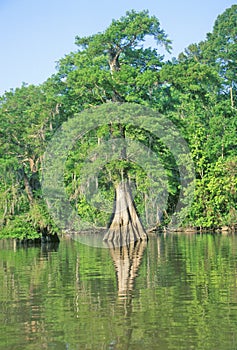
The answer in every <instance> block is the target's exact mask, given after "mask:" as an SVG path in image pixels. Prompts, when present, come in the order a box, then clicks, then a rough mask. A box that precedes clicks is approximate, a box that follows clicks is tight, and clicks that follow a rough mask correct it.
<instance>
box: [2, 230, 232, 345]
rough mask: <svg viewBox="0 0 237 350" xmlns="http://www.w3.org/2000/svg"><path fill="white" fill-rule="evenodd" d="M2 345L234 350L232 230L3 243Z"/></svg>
mask: <svg viewBox="0 0 237 350" xmlns="http://www.w3.org/2000/svg"><path fill="white" fill-rule="evenodd" d="M0 293H1V294H0V349H4V350H13V349H14V350H15V349H17V350H21V349H22V350H30V349H37V350H38V349H55V350H61V349H70V350H75V349H95V350H100V349H106V350H118V349H121V350H126V349H134V350H140V349H142V350H143V349H144V350H146V349H147V350H151V349H158V350H169V349H175V350H177V349H183V350H191V349H195V350H197V349H200V350H214V349H218V350H235V349H237V236H235V235H229V236H223V235H211V234H205V235H182V234H179V235H177V234H170V235H166V236H164V235H159V236H153V237H151V238H150V240H149V242H148V244H147V245H144V244H140V245H136V246H135V247H134V246H131V247H129V249H126V248H124V249H121V250H116V249H103V248H95V247H89V246H87V245H83V244H81V243H79V242H78V241H75V240H71V239H62V240H61V242H60V244H59V246H51V247H50V246H48V247H44V248H41V247H29V248H25V247H17V246H15V245H14V243H13V242H12V241H0Z"/></svg>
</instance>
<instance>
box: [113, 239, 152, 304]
mask: <svg viewBox="0 0 237 350" xmlns="http://www.w3.org/2000/svg"><path fill="white" fill-rule="evenodd" d="M106 245H107V247H108V248H109V251H110V254H111V257H112V259H113V262H114V265H115V268H116V275H117V283H118V295H119V297H122V298H123V297H126V296H128V295H129V294H130V293H131V291H132V290H133V285H134V279H135V277H136V276H137V272H138V268H139V266H140V264H141V261H142V256H143V252H144V250H145V248H146V246H147V242H146V241H136V242H132V243H131V244H130V245H124V246H121V247H115V246H114V245H113V243H112V242H107V243H106Z"/></svg>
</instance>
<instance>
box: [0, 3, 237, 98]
mask: <svg viewBox="0 0 237 350" xmlns="http://www.w3.org/2000/svg"><path fill="white" fill-rule="evenodd" d="M233 4H236V1H231V0H198V1H194V0H193V1H192V0H116V1H114V0H98V1H96V0H0V33H1V36H0V42H1V51H0V94H3V93H4V92H5V91H8V90H10V89H11V88H16V87H20V86H21V84H22V82H25V83H28V84H40V83H42V82H43V81H45V80H46V79H47V78H48V77H49V76H50V75H52V74H53V73H54V72H55V65H56V61H57V60H59V59H60V58H62V57H63V56H64V55H66V54H67V53H69V52H71V51H75V50H76V46H75V45H74V39H75V36H76V35H79V36H86V35H91V34H94V33H97V32H101V31H103V30H104V29H106V27H108V25H109V24H110V23H111V20H112V19H118V18H120V17H121V16H123V15H125V12H126V11H127V10H130V9H135V10H144V9H147V10H149V13H150V14H151V15H155V16H156V17H158V19H159V20H160V23H161V27H162V28H163V29H164V30H165V32H166V33H167V34H168V36H169V38H170V39H171V40H172V41H173V45H172V46H173V52H172V56H177V55H178V54H179V53H180V52H181V51H183V50H184V48H185V47H187V46H188V45H189V44H191V43H197V42H199V41H201V40H203V39H205V37H206V33H208V32H210V31H212V28H213V24H214V21H215V19H216V18H217V16H218V15H219V14H221V13H223V12H224V10H225V9H226V8H228V7H230V6H231V5H233Z"/></svg>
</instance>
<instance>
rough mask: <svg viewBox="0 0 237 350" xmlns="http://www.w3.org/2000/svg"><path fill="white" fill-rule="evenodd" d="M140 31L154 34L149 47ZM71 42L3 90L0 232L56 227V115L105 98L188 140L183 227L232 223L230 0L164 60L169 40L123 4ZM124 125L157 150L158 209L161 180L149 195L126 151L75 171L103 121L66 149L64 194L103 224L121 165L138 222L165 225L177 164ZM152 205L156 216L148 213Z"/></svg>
mask: <svg viewBox="0 0 237 350" xmlns="http://www.w3.org/2000/svg"><path fill="white" fill-rule="evenodd" d="M147 38H150V39H149V40H152V44H150V46H149V43H150V41H147ZM76 44H77V46H78V49H77V50H76V51H75V52H71V53H69V54H66V55H65V56H64V57H63V58H62V59H60V60H59V62H58V65H57V72H56V73H55V74H53V75H52V76H50V77H49V78H48V79H47V80H46V81H45V82H44V83H42V84H40V85H26V84H23V85H22V86H21V87H20V88H16V89H14V90H11V91H8V92H6V93H4V94H3V95H2V96H1V99H0V137H1V142H0V155H1V158H0V220H1V221H0V225H1V236H2V237H18V238H24V237H38V236H39V235H40V234H41V233H42V232H47V233H49V234H51V233H55V232H58V230H59V229H58V227H57V226H56V225H55V222H54V220H53V219H52V217H51V216H50V214H49V212H48V208H47V205H46V203H45V200H44V196H43V195H42V190H41V181H40V179H41V175H42V164H43V158H44V153H45V151H46V147H47V145H48V144H49V142H50V140H52V138H53V136H54V135H55V132H56V131H57V130H58V128H59V127H60V126H61V125H62V124H63V123H65V122H68V121H69V120H70V119H71V118H73V117H74V116H75V115H80V113H81V112H83V111H85V110H86V109H88V108H92V109H93V108H96V107H98V106H100V105H108V104H110V103H112V104H116V103H133V104H134V103H135V104H138V105H139V106H144V107H147V108H150V109H151V110H153V111H155V112H157V113H159V114H161V115H163V116H165V118H167V119H168V120H170V121H171V122H172V123H173V124H174V125H175V126H176V127H177V129H178V130H179V132H180V133H181V135H182V137H183V139H184V140H185V141H186V142H187V144H188V146H189V149H190V154H191V156H192V160H193V162H194V165H195V184H194V185H195V190H194V198H193V200H192V203H191V205H190V206H189V207H188V210H186V211H185V212H183V213H180V215H181V218H182V225H181V226H182V228H190V227H195V228H198V229H202V230H203V229H208V230H210V229H223V228H225V227H227V228H230V229H234V228H235V227H236V224H237V194H236V193H237V192H236V190H237V154H236V145H237V133H236V127H237V115H236V113H237V106H236V104H237V97H236V89H237V81H236V73H237V57H236V55H237V54H236V52H237V5H233V6H232V7H230V8H228V9H226V10H225V11H224V12H223V13H222V14H220V15H219V16H218V17H217V19H216V21H215V24H214V27H213V30H212V32H211V33H208V34H207V36H206V39H205V40H204V41H202V42H199V43H195V44H191V45H190V46H188V48H187V49H185V50H184V52H182V53H180V54H179V56H178V57H177V58H173V59H172V60H168V61H167V60H165V59H164V55H163V53H160V52H162V51H159V50H160V48H162V47H165V49H166V50H167V51H169V50H170V48H171V41H170V40H169V38H168V36H167V34H166V33H165V32H164V30H163V29H162V28H161V26H160V22H159V19H158V18H156V17H155V16H152V15H150V14H149V13H148V11H141V12H136V11H129V12H127V13H126V14H125V15H124V16H123V17H121V18H120V19H118V20H113V21H112V23H111V24H110V26H109V27H108V28H107V29H106V30H105V31H104V32H101V33H97V34H94V35H92V36H87V37H76ZM162 50H163V49H162ZM116 127H118V126H116ZM123 127H124V135H126V137H128V138H130V139H134V140H138V141H139V142H140V143H141V144H143V145H144V146H145V147H147V149H148V150H152V152H154V153H156V154H157V155H159V157H160V162H161V163H162V166H163V169H165V170H164V172H165V177H166V181H167V191H168V200H167V204H166V207H165V208H162V207H161V206H160V203H159V200H157V198H159V195H161V192H162V191H161V190H160V188H159V187H157V192H156V193H153V195H154V196H155V197H154V198H151V197H150V194H149V186H150V180H149V176H147V174H146V173H145V172H144V171H143V169H142V168H141V167H139V166H138V165H136V164H134V162H132V163H131V162H129V157H128V156H127V155H126V156H127V157H126V159H125V158H124V157H123V158H122V159H120V160H119V161H118V160H117V161H116V162H108V163H107V164H106V165H105V166H104V167H103V168H102V169H101V171H100V172H99V173H98V174H96V176H94V177H93V176H88V172H87V171H83V169H88V164H87V165H86V166H85V159H86V160H87V161H88V159H89V155H90V154H91V152H92V150H93V149H94V148H95V147H97V145H98V144H103V142H105V141H106V140H108V137H109V135H111V126H109V125H108V124H106V125H104V126H103V127H99V128H97V129H95V130H93V131H91V133H88V134H87V135H85V136H84V137H83V138H82V139H80V140H79V141H78V143H77V144H75V145H74V147H73V149H72V150H71V151H70V153H69V155H68V159H67V161H66V164H65V175H64V179H65V188H66V192H67V193H68V198H69V200H70V202H71V205H72V206H73V207H74V208H75V209H76V211H77V213H78V215H79V216H80V217H81V221H82V224H83V222H85V223H88V222H90V225H91V227H95V228H97V227H105V226H106V225H107V224H108V222H109V220H110V215H111V213H110V211H107V210H106V211H103V210H100V204H101V205H102V203H105V202H106V203H107V202H108V203H109V205H108V206H110V205H111V203H113V198H114V186H113V185H114V182H115V181H116V177H117V176H118V174H120V175H121V169H126V173H127V174H128V177H129V179H130V180H131V183H134V184H135V187H136V191H135V192H136V195H135V198H134V200H135V204H136V207H137V210H138V212H139V214H140V216H141V218H142V221H143V222H144V224H146V226H154V224H155V226H156V227H157V228H164V227H166V226H167V225H168V223H169V222H170V219H171V217H172V215H173V212H174V210H175V207H176V204H177V198H178V196H179V192H180V178H179V173H178V172H177V164H176V163H175V160H174V158H173V157H172V154H170V152H169V150H168V149H167V148H166V147H165V146H164V145H163V144H162V143H161V141H160V140H159V138H155V137H153V135H151V134H149V133H147V132H146V131H144V130H142V129H141V130H137V129H136V128H134V127H132V126H131V125H123ZM114 132H115V133H116V130H113V133H114ZM120 135H121V134H120ZM89 160H90V167H89V169H90V171H91V173H90V174H92V175H93V162H91V159H89ZM95 160H96V159H94V161H95ZM94 164H95V163H94ZM150 171H151V172H152V169H150ZM85 179H87V181H86V180H85ZM91 181H92V183H93V184H95V186H96V189H98V188H99V189H100V191H99V192H98V191H94V192H93V191H92V192H93V193H92V194H91V195H90V201H88V198H87V196H86V188H89V187H90V186H91ZM85 184H86V186H85ZM85 187H86V188H85ZM95 203H97V204H96V205H95ZM98 203H99V204H98ZM150 209H152V212H153V213H156V215H155V217H154V215H153V216H152V217H150V216H149V215H148V214H147V213H149V212H150ZM111 212H112V208H111ZM82 226H83V225H82Z"/></svg>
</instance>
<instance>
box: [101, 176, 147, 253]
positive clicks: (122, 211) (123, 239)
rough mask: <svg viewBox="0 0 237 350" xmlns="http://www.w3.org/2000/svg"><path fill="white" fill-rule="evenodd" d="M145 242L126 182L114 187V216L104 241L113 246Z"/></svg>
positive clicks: (145, 237)
mask: <svg viewBox="0 0 237 350" xmlns="http://www.w3.org/2000/svg"><path fill="white" fill-rule="evenodd" d="M141 240H147V233H146V231H145V229H144V227H143V225H142V223H141V220H140V218H139V216H138V214H137V211H136V207H135V204H134V201H133V198H132V193H131V190H130V187H129V185H128V183H127V181H126V180H125V181H122V182H120V183H119V184H118V185H117V187H116V199H115V209H114V215H113V218H112V221H111V224H110V227H109V230H108V231H107V233H106V234H105V236H104V241H108V242H112V243H113V244H114V246H124V245H128V244H130V243H131V242H136V241H141Z"/></svg>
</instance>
